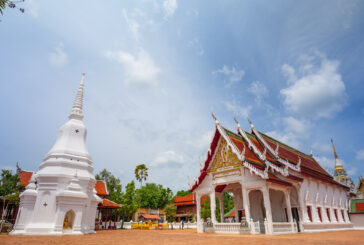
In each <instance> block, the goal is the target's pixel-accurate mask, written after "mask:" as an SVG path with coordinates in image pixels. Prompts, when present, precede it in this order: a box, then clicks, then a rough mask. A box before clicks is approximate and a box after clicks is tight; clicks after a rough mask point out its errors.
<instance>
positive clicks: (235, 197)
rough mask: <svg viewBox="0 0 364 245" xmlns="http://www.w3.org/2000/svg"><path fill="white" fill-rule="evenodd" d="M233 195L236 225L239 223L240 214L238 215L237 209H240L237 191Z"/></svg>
mask: <svg viewBox="0 0 364 245" xmlns="http://www.w3.org/2000/svg"><path fill="white" fill-rule="evenodd" d="M233 194H234V210H235V217H234V219H235V223H237V222H239V214H238V209H237V207H238V195H237V193H236V191H235V192H233Z"/></svg>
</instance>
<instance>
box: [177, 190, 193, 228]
mask: <svg viewBox="0 0 364 245" xmlns="http://www.w3.org/2000/svg"><path fill="white" fill-rule="evenodd" d="M173 204H174V206H176V215H175V216H174V217H175V220H176V221H177V222H180V221H182V220H184V221H192V220H193V219H194V216H195V215H196V194H192V193H191V194H190V195H188V196H181V197H176V198H175V199H174V200H173Z"/></svg>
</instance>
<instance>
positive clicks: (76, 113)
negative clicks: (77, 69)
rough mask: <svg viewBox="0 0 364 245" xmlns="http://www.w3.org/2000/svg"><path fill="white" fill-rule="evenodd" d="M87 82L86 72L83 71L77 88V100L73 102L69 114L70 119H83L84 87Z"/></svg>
mask: <svg viewBox="0 0 364 245" xmlns="http://www.w3.org/2000/svg"><path fill="white" fill-rule="evenodd" d="M84 83H85V73H82V77H81V83H80V86H79V87H78V90H77V95H76V98H75V102H74V103H73V107H72V111H71V114H70V115H69V116H68V118H69V119H79V120H82V119H83V113H82V104H83V87H84Z"/></svg>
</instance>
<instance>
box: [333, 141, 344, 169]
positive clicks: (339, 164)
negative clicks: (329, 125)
mask: <svg viewBox="0 0 364 245" xmlns="http://www.w3.org/2000/svg"><path fill="white" fill-rule="evenodd" d="M331 144H332V149H333V150H334V157H335V169H337V168H342V164H341V162H340V159H339V157H338V156H337V153H336V149H335V146H334V141H333V139H331Z"/></svg>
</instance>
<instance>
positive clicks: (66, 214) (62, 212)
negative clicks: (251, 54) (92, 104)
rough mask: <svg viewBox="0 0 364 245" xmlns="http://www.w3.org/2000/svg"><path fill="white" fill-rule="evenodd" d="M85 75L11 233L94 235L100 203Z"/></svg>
mask: <svg viewBox="0 0 364 245" xmlns="http://www.w3.org/2000/svg"><path fill="white" fill-rule="evenodd" d="M84 78H85V74H84V73H83V74H82V79H81V84H80V87H79V89H78V91H77V96H76V99H75V102H74V105H73V108H72V112H71V114H70V115H69V121H68V122H66V123H65V124H64V125H63V126H62V127H61V129H60V131H59V135H58V139H57V141H56V143H55V144H54V146H53V147H52V149H51V150H50V151H49V152H48V154H47V155H46V156H45V157H44V159H43V162H42V163H41V164H40V165H39V171H38V172H36V173H35V174H33V176H32V179H31V181H30V183H29V185H28V186H27V187H26V190H25V191H24V192H23V193H21V195H20V206H19V212H18V217H17V219H16V223H15V226H14V230H13V231H12V232H11V234H13V235H15V234H24V235H36V234H44V235H52V234H54V235H59V234H87V233H94V232H95V231H94V228H95V217H96V208H97V204H98V203H99V202H101V199H100V198H99V197H98V196H97V195H96V191H95V189H94V186H95V176H94V175H93V167H92V166H91V164H92V160H91V157H90V155H89V153H88V151H87V147H86V134H87V130H86V127H85V125H84V123H83V121H82V119H83V113H82V101H83V87H84Z"/></svg>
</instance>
